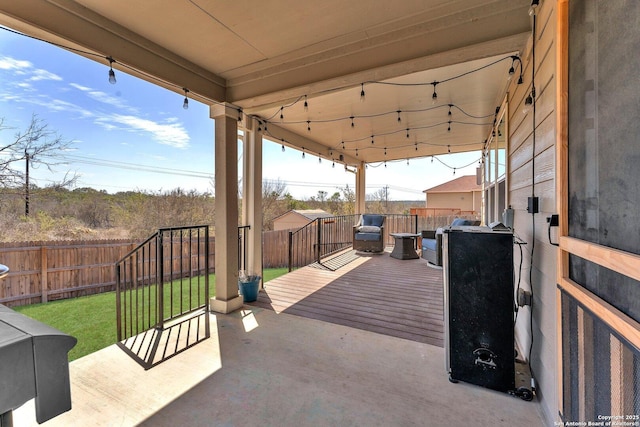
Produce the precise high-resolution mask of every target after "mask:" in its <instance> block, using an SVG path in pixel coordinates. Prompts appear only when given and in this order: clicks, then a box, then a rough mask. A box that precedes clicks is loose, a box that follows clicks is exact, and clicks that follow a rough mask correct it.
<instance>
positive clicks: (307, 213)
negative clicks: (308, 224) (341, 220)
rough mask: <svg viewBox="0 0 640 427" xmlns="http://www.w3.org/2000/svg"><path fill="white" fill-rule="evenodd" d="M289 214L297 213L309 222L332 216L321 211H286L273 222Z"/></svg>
mask: <svg viewBox="0 0 640 427" xmlns="http://www.w3.org/2000/svg"><path fill="white" fill-rule="evenodd" d="M291 212H294V213H297V214H298V215H302V216H303V217H305V218H307V219H308V220H309V221H313V220H314V219H316V218H329V217H332V216H333V215H332V214H330V213H329V212H326V211H323V210H322V209H291V210H290V211H287V212H285V213H283V214H281V215H278V216H277V217H275V218H274V221H275V220H276V219H278V218H281V217H283V216H284V215H286V214H288V213H291Z"/></svg>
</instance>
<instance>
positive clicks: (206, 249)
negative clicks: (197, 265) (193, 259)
mask: <svg viewBox="0 0 640 427" xmlns="http://www.w3.org/2000/svg"><path fill="white" fill-rule="evenodd" d="M199 234H200V230H198V235H199ZM204 241H205V244H204V271H205V273H204V302H205V307H206V308H205V312H206V313H208V312H209V226H208V225H207V226H206V227H205V228H204ZM199 248H200V242H198V249H199ZM199 259H200V254H198V260H199ZM198 274H201V273H200V272H199V273H198ZM206 327H207V331H208V329H209V321H207V323H206Z"/></svg>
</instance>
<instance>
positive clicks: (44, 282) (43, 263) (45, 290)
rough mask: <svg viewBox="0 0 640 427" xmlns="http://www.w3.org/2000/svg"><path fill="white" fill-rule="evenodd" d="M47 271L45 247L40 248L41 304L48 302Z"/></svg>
mask: <svg viewBox="0 0 640 427" xmlns="http://www.w3.org/2000/svg"><path fill="white" fill-rule="evenodd" d="M47 270H48V266H47V247H46V246H42V247H41V248H40V282H41V285H42V292H41V296H42V302H43V303H46V302H48V301H49V298H48V291H49V284H48V283H47Z"/></svg>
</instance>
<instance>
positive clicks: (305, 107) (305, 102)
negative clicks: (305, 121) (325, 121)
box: [304, 95, 309, 112]
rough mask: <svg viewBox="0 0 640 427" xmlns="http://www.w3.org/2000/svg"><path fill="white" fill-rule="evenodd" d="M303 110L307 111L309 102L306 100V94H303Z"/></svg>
mask: <svg viewBox="0 0 640 427" xmlns="http://www.w3.org/2000/svg"><path fill="white" fill-rule="evenodd" d="M304 111H305V112H309V103H308V102H307V95H305V96H304Z"/></svg>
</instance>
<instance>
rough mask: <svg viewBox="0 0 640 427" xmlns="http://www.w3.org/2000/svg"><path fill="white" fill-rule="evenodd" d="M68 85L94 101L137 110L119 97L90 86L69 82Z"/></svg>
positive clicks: (135, 111) (130, 110)
mask: <svg viewBox="0 0 640 427" xmlns="http://www.w3.org/2000/svg"><path fill="white" fill-rule="evenodd" d="M69 86H71V87H74V88H76V89H78V90H79V91H81V92H84V93H85V94H87V96H88V97H89V98H91V99H93V100H95V101H98V102H101V103H103V104H107V105H110V106H112V107H116V108H120V109H123V110H126V111H128V112H130V113H138V110H136V109H135V108H132V107H130V106H128V105H127V104H126V103H125V102H123V101H122V100H121V99H120V98H117V97H115V96H111V95H109V94H107V93H105V92H102V91H99V90H93V89H92V88H90V87H87V86H83V85H80V84H77V83H69Z"/></svg>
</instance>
